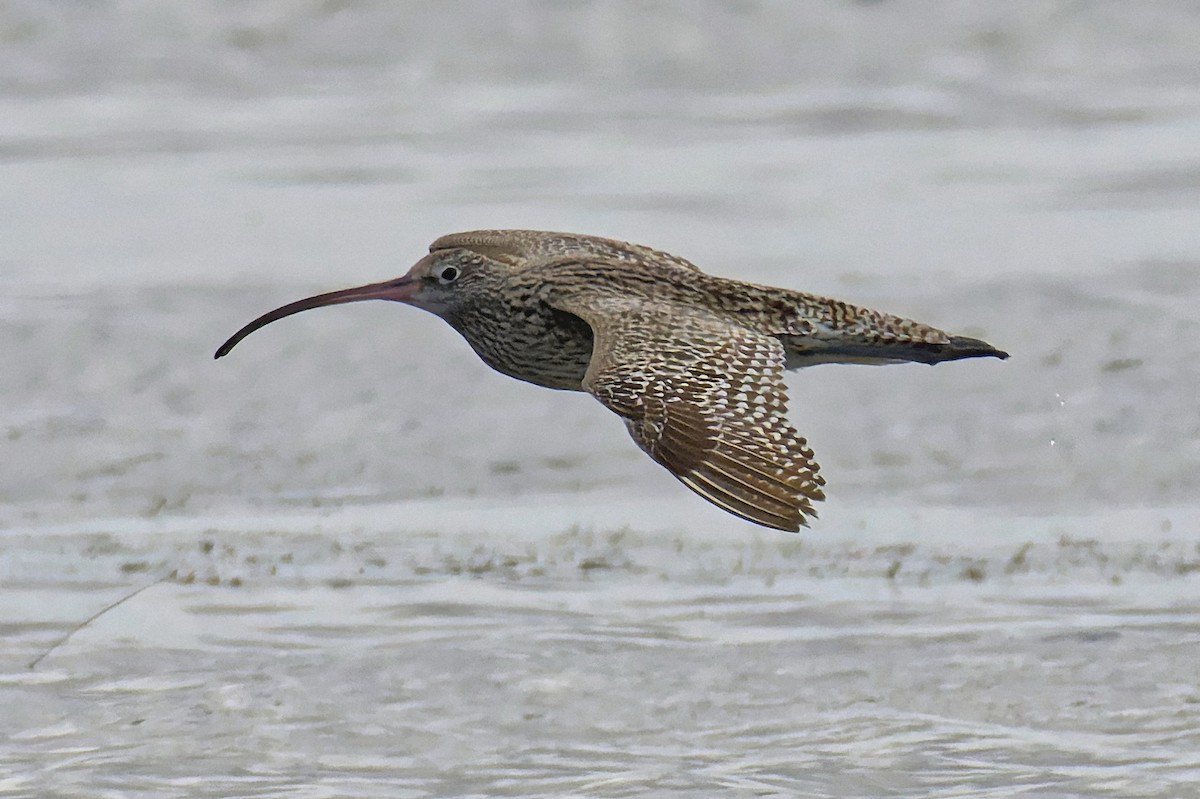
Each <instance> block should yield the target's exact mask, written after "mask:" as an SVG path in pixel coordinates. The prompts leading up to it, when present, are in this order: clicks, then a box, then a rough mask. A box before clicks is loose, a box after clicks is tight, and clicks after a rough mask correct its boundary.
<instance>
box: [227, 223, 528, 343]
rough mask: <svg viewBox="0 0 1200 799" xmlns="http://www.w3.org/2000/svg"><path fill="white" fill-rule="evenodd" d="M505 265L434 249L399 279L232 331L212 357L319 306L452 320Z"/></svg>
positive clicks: (335, 294)
mask: <svg viewBox="0 0 1200 799" xmlns="http://www.w3.org/2000/svg"><path fill="white" fill-rule="evenodd" d="M507 268H508V267H507V266H506V265H505V264H503V263H501V262H497V261H493V260H491V259H490V258H487V257H485V256H483V255H480V254H479V253H477V252H473V251H471V250H468V249H464V248H457V247H456V248H451V249H444V250H437V251H434V252H431V253H430V254H429V255H426V256H425V257H424V258H422V259H421V260H419V261H417V262H416V263H415V264H413V267H412V269H409V270H408V273H407V274H406V275H404V276H403V277H398V278H395V279H394V280H385V281H383V282H382V283H370V284H368V285H366V286H359V287H357V288H352V289H342V290H341V291H331V292H329V293H327V294H318V295H317V296H315V297H308V298H307V299H303V300H297V301H296V302H292V303H288V304H287V305H284V306H282V307H280V308H276V309H275V310H273V311H271V312H269V313H265V314H263V315H262V316H260V317H258V318H257V319H255V320H254V321H253V322H251V323H250V324H248V325H246V326H245V327H243V328H242V329H241V330H239V331H238V332H236V333H234V334H233V336H231V337H230V338H229V340H228V341H226V342H225V343H224V344H222V345H221V347H220V349H218V350H217V354H216V355H215V356H214V357H217V358H220V357H222V356H223V355H228V354H229V351H230V350H232V349H233V348H234V347H235V346H236V345H237V343H238V342H239V341H241V340H242V339H244V338H245V337H246V336H248V335H250V334H251V333H253V332H254V331H255V330H258V329H259V328H260V327H263V326H264V325H269V324H270V323H271V322H274V321H276V320H278V319H282V318H283V317H285V316H291V315H292V314H296V313H300V312H301V311H307V310H308V309H309V308H320V307H322V306H324V305H340V304H341V303H345V302H359V301H360V300H391V301H393V302H403V303H405V304H407V305H414V306H416V307H418V308H423V309H424V310H426V311H429V312H430V313H434V314H437V315H438V316H440V317H442V318H444V319H445V318H452V317H454V316H455V314H456V312H457V311H458V310H459V309H460V308H462V307H463V306H465V305H467V304H469V303H470V302H471V301H472V300H473V299H474V298H476V297H479V296H480V295H482V294H486V293H487V291H488V289H489V287H490V286H491V285H492V284H493V283H495V282H497V280H498V279H499V278H500V277H501V276H502V274H503V273H504V272H505V271H507Z"/></svg>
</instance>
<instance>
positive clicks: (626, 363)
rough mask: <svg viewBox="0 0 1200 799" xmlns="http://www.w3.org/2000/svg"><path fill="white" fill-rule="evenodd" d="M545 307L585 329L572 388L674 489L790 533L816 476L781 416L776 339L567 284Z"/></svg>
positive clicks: (804, 519)
mask: <svg viewBox="0 0 1200 799" xmlns="http://www.w3.org/2000/svg"><path fill="white" fill-rule="evenodd" d="M552 304H554V305H555V307H558V308H560V309H561V310H565V311H568V312H570V313H574V314H576V315H577V316H580V317H581V318H583V319H584V320H585V321H587V322H588V324H589V325H591V327H592V330H593V332H594V334H595V347H594V350H593V353H592V360H591V364H590V366H589V369H588V374H587V377H586V378H585V379H584V383H583V386H584V388H585V389H586V390H587V391H589V392H591V393H592V394H593V395H594V396H595V397H596V398H597V399H598V400H600V402H601V403H603V404H604V405H605V406H606V407H608V408H609V409H610V410H612V411H614V412H615V413H617V414H618V415H620V416H622V417H623V418H624V419H625V422H626V426H627V427H628V429H629V432H630V435H631V436H632V437H633V439H634V441H635V442H637V444H638V446H640V447H641V448H642V449H643V450H644V451H645V452H646V453H647V454H648V455H650V457H651V458H653V459H654V460H655V461H657V462H658V463H659V464H661V465H662V466H664V467H666V468H667V469H668V470H669V471H670V472H671V473H672V474H674V475H675V477H677V478H678V479H679V480H680V481H681V482H682V483H683V484H684V485H686V486H687V487H688V488H690V489H692V490H693V491H695V492H696V493H697V494H699V495H700V496H702V497H704V498H705V499H707V500H708V501H709V502H712V503H713V504H714V505H717V506H718V507H721V508H723V509H725V510H726V511H728V512H730V513H732V514H734V515H736V516H740V517H742V518H743V519H747V520H749V521H752V522H756V523H757V524H762V525H765V526H767V527H775V528H778V529H781V530H791V531H795V530H799V529H800V527H801V526H807V524H808V519H809V518H810V517H815V516H816V511H815V509H814V508H813V503H814V502H816V501H819V500H821V499H824V496H825V495H824V492H823V491H822V490H821V486H823V485H824V484H825V481H824V478H822V477H821V476H820V474H819V473H818V469H819V467H818V466H817V463H816V461H814V460H813V453H812V450H811V449H809V447H808V442H807V441H806V440H805V439H804V438H803V437H801V436H800V435H799V434H798V433H797V432H796V430H795V429H794V428H793V427H792V425H791V423H790V422H789V421H788V419H787V416H786V413H787V389H786V386H785V385H784V383H783V368H784V358H785V356H784V350H783V345H782V344H781V343H780V342H779V340H778V339H775V338H773V337H771V336H765V335H762V334H760V333H757V332H755V331H752V330H749V329H747V328H744V327H741V326H739V325H737V324H736V323H734V322H730V321H727V320H725V319H722V318H719V317H717V316H715V315H712V314H707V313H705V312H703V311H701V310H696V309H692V308H683V307H667V308H662V307H653V308H648V307H646V306H647V303H645V302H644V301H640V302H639V301H637V300H634V299H628V298H619V297H614V296H612V295H604V294H601V293H599V292H596V293H589V292H587V291H576V292H574V293H573V294H572V295H571V296H568V297H563V296H559V297H557V298H555V299H554V300H553V301H552Z"/></svg>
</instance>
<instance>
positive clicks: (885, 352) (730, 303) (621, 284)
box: [215, 230, 1008, 531]
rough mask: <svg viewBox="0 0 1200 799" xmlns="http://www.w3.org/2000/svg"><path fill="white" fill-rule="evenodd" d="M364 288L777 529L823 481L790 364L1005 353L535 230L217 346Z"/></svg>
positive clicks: (453, 240) (448, 247)
mask: <svg viewBox="0 0 1200 799" xmlns="http://www.w3.org/2000/svg"><path fill="white" fill-rule="evenodd" d="M359 300H392V301H395V302H403V303H406V304H408V305H414V306H416V307H418V308H423V309H425V310H426V311H430V312H431V313H434V314H437V315H438V316H440V317H441V318H442V319H444V320H445V321H446V322H448V323H449V324H450V326H451V327H453V328H454V329H455V330H457V331H458V332H459V333H460V334H461V335H462V337H463V338H465V339H466V340H467V343H469V344H470V345H471V347H472V348H473V349H474V350H475V352H476V353H478V355H479V357H480V358H482V359H483V361H484V363H486V364H487V365H488V366H491V367H492V368H493V369H495V370H496V371H498V372H502V373H504V374H506V375H509V376H511V377H515V378H517V379H518V380H524V381H526V382H529V383H533V384H535V385H539V386H545V387H547V388H556V389H565V390H569V391H586V392H588V393H589V394H591V395H592V396H594V397H595V398H596V399H598V400H599V401H600V403H601V404H603V405H604V406H605V407H606V408H608V409H609V410H611V411H613V412H614V413H616V414H617V415H618V416H620V417H621V418H622V419H623V420H624V421H625V425H626V427H628V429H629V433H630V435H631V436H632V437H633V440H634V441H635V442H637V445H638V446H639V447H641V448H642V450H644V451H645V452H646V454H648V455H649V456H650V457H651V458H653V459H654V460H655V461H656V462H657V463H659V464H661V465H662V466H664V467H666V469H667V470H668V471H670V472H671V474H673V475H674V476H675V477H676V478H678V479H679V480H680V481H681V482H683V484H684V485H686V486H687V487H688V488H690V489H692V490H693V491H695V492H696V493H697V494H699V495H700V496H702V497H704V499H706V500H708V501H709V502H712V503H713V504H715V505H717V506H719V507H721V508H723V509H725V510H726V511H728V512H730V513H732V514H734V515H736V516H740V517H741V518H743V519H746V520H748V521H751V522H754V523H756V524H761V525H764V526H766V527H774V528H777V529H780V530H788V531H797V530H799V529H800V527H801V526H807V525H808V519H809V518H810V517H813V518H815V517H816V511H815V510H814V509H813V503H814V502H816V501H818V500H822V499H824V498H825V494H824V492H823V490H822V486H824V485H825V479H824V477H822V476H821V475H820V474H819V473H818V466H817V463H816V461H815V460H814V459H813V452H812V450H811V449H810V448H809V446H808V443H807V441H806V440H805V439H804V438H803V437H801V436H800V434H799V433H798V432H797V431H796V430H795V428H793V427H792V425H791V423H790V422H789V421H788V419H787V390H786V387H785V386H784V383H783V373H784V371H785V370H788V369H798V368H800V367H804V366H811V365H813V364H819V363H860V364H884V363H900V362H904V361H915V362H919V363H927V364H935V363H940V362H942V361H952V360H957V359H960V358H978V357H989V356H990V357H995V358H1007V357H1008V354H1007V353H1005V352H1001V351H1000V350H997V349H996V348H995V347H993V346H991V345H990V344H988V343H987V342H985V341H981V340H979V339H974V338H967V337H964V336H952V335H949V334H947V333H944V332H942V331H941V330H938V329H937V328H934V327H930V326H929V325H925V324H921V323H919V322H914V321H912V320H910V319H904V318H902V317H899V316H892V315H890V314H885V313H880V312H879V311H873V310H870V309H868V308H861V307H858V306H855V305H850V304H848V303H845V302H841V301H839V300H834V299H829V298H825V297H819V296H815V295H812V294H804V293H801V292H798V291H790V290H787V289H779V288H771V287H768V286H759V285H754V284H751V283H743V282H741V281H738V280H730V279H726V278H721V277H715V276H713V275H708V274H705V273H704V272H702V271H700V269H699V267H697V266H696V265H695V264H692V263H691V262H690V261H687V260H685V259H683V258H679V257H677V256H674V255H670V254H668V253H665V252H660V251H658V250H653V249H650V248H649V247H643V246H641V245H638V244H629V243H626V242H620V241H613V240H610V239H602V238H597V237H594V236H583V235H574V234H569V233H550V232H543V231H535V230H480V231H473V232H468V233H453V234H451V235H448V236H443V237H441V238H440V239H438V240H437V241H435V242H434V243H433V244H432V245H430V247H429V254H428V255H426V256H425V257H423V258H422V259H421V260H419V261H417V263H416V264H415V265H414V266H413V267H412V269H410V270H409V271H408V273H407V274H406V275H404V276H403V277H400V278H396V279H395V280H388V281H384V282H382V283H372V284H370V285H366V286H360V287H359V288H352V289H345V290H342V291H333V292H329V293H328V294H320V295H318V296H315V297H309V298H308V299H304V300H299V301H297V302H293V303H290V304H288V305H284V306H283V307H281V308H277V309H275V310H274V311H271V312H270V313H267V314H264V315H263V316H260V317H259V318H257V319H255V320H254V321H253V322H251V323H250V324H248V325H246V326H245V327H243V328H242V329H241V330H239V331H238V332H237V333H235V334H234V335H233V336H232V337H231V338H230V339H229V340H228V341H226V342H225V343H224V344H222V345H221V348H220V349H218V350H217V353H216V356H215V357H217V358H220V357H222V356H224V355H227V354H228V353H229V351H230V350H231V349H233V347H234V346H235V345H236V344H237V343H238V342H239V341H241V340H242V339H243V338H245V337H246V336H248V335H249V334H250V333H252V332H254V331H255V330H257V329H258V328H260V327H262V326H264V325H266V324H269V323H271V322H274V321H276V320H278V319H282V318H283V317H285V316H290V315H291V314H294V313H299V312H300V311H304V310H308V309H309V308H317V307H320V306H323V305H335V304H338V303H345V302H357V301H359Z"/></svg>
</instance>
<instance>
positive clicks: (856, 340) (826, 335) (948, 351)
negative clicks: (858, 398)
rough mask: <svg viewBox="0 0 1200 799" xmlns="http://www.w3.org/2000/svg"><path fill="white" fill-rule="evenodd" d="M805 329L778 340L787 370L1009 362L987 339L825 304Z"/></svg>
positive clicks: (870, 311)
mask: <svg viewBox="0 0 1200 799" xmlns="http://www.w3.org/2000/svg"><path fill="white" fill-rule="evenodd" d="M825 302H826V303H828V305H827V306H826V307H824V308H821V311H823V313H822V314H821V315H820V316H819V317H818V318H817V319H812V318H811V317H810V318H809V320H808V321H809V325H808V326H809V331H808V332H805V333H803V334H800V335H792V334H784V335H782V336H780V337H779V338H780V340H781V341H782V342H783V346H784V350H785V351H786V353H787V367H788V368H789V369H798V368H800V367H802V366H812V365H814V364H819V363H859V364H886V363H904V362H916V363H928V364H934V363H941V362H942V361H957V360H959V359H961V358H1001V359H1003V358H1007V357H1008V353H1007V352H1004V351H1003V350H999V349H996V348H995V347H993V346H992V345H991V344H988V343H987V342H986V341H983V340H981V339H977V338H970V337H968V336H953V335H950V334H948V333H945V332H943V331H941V330H938V329H937V328H935V327H931V326H929V325H925V324H922V323H920V322H914V321H913V320H911V319H905V318H903V317H899V316H892V315H891V314H885V313H880V312H879V311H873V310H870V309H867V308H859V307H856V306H852V305H848V304H845V303H841V302H838V301H836V300H826V301H825Z"/></svg>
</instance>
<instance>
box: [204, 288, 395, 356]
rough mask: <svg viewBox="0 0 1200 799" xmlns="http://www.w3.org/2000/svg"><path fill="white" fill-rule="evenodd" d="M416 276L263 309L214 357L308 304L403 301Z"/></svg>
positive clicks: (311, 306)
mask: <svg viewBox="0 0 1200 799" xmlns="http://www.w3.org/2000/svg"><path fill="white" fill-rule="evenodd" d="M418 285H419V284H418V281H417V279H416V278H413V277H409V276H408V275H405V276H404V277H400V278H396V279H395V280H386V281H384V282H383V283H371V284H369V285H366V286H359V287H358V288H353V289H342V290H341V291H331V292H329V293H327V294H318V295H317V296H315V297H309V298H307V299H303V300H297V301H296V302H291V303H288V304H287V305H284V306H283V307H282V308H276V309H275V310H273V311H271V312H270V313H265V314H263V315H262V316H260V317H258V318H257V319H255V320H254V321H253V322H251V323H250V324H248V325H246V326H245V327H243V328H242V329H241V330H239V331H238V332H236V333H234V334H233V335H232V336H230V337H229V340H228V341H226V342H225V343H224V344H222V345H221V346H220V348H219V349H218V350H217V354H216V355H214V356H213V357H214V358H221V357H223V356H225V355H228V354H229V351H230V350H232V349H233V348H234V347H236V346H237V343H238V342H239V341H241V340H242V339H244V338H245V337H246V336H248V335H250V334H251V333H253V332H254V331H255V330H258V329H259V328H260V327H263V326H264V325H269V324H271V323H272V322H274V321H276V320H277V319H282V318H283V317H285V316H291V315H292V314H295V313H300V312H301V311H307V310H308V309H309V308H320V307H321V306H324V305H340V304H341V303H343V302H360V301H362V300H392V301H394V302H406V301H407V300H409V299H411V298H412V296H413V294H415V293H416V291H417V288H418Z"/></svg>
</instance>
